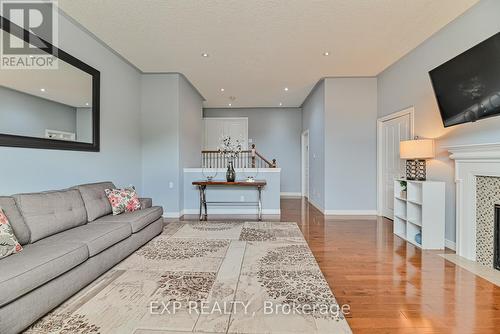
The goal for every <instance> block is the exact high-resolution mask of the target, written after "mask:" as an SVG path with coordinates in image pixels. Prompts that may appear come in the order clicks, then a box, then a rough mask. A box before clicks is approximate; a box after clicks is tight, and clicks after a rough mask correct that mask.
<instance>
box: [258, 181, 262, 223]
mask: <svg viewBox="0 0 500 334" xmlns="http://www.w3.org/2000/svg"><path fill="white" fill-rule="evenodd" d="M257 190H258V191H259V221H262V187H257Z"/></svg>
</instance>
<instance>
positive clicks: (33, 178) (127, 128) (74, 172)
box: [0, 15, 142, 195]
mask: <svg viewBox="0 0 500 334" xmlns="http://www.w3.org/2000/svg"><path fill="white" fill-rule="evenodd" d="M59 45H60V48H61V49H63V50H64V51H66V52H68V53H70V54H71V55H73V56H75V57H76V58H79V59H80V60H82V61H83V62H85V63H87V64H89V65H90V66H92V67H94V68H96V69H98V70H99V71H101V151H100V152H98V153H94V152H75V151H57V150H36V149H26V148H11V147H0V155H1V156H2V157H4V158H5V159H4V162H3V163H2V164H0V194H1V195H9V194H13V193H18V192H31V191H40V190H48V189H59V188H64V187H69V186H72V185H75V184H79V183H84V182H96V181H100V180H112V181H114V182H116V183H117V184H118V185H128V184H134V185H135V186H136V187H138V190H139V192H140V191H141V188H142V181H141V159H140V157H141V142H140V127H139V126H137V125H138V124H140V113H139V112H138V110H139V109H140V97H139V92H140V73H139V72H138V71H137V70H136V69H134V68H133V67H131V66H130V65H128V64H127V63H126V62H124V61H123V60H122V59H121V58H120V57H118V56H116V55H115V54H114V53H113V52H111V51H110V50H109V49H107V48H106V47H104V46H103V45H102V44H100V43H98V42H97V41H96V40H94V39H93V38H92V37H91V36H89V35H88V34H87V33H86V32H84V31H83V30H81V29H80V28H79V27H77V26H75V25H74V24H73V23H72V22H70V21H69V20H68V19H67V18H66V17H64V16H63V15H60V17H59ZM0 73H1V71H0ZM0 75H1V74H0ZM41 171H43V173H41Z"/></svg>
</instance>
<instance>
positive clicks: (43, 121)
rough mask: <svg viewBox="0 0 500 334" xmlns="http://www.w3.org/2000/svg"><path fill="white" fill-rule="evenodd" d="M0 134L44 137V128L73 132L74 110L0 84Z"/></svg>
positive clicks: (74, 129)
mask: <svg viewBox="0 0 500 334" xmlns="http://www.w3.org/2000/svg"><path fill="white" fill-rule="evenodd" d="M0 101H1V103H0V133H5V134H12V135H20V136H28V137H38V138H45V130H46V129H50V130H59V131H65V132H73V133H74V132H76V109H75V108H73V107H70V106H67V105H65V104H61V103H57V102H53V101H49V100H46V99H42V98H40V97H37V96H34V95H30V94H26V93H22V92H19V91H15V90H12V89H9V88H5V87H0Z"/></svg>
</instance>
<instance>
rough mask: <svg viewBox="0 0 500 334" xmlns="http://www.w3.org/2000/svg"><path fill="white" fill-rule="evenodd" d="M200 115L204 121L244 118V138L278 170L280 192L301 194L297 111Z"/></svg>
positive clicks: (252, 110)
mask: <svg viewBox="0 0 500 334" xmlns="http://www.w3.org/2000/svg"><path fill="white" fill-rule="evenodd" d="M203 112H204V116H205V117H248V138H251V139H252V140H253V143H254V144H255V145H256V147H257V150H258V151H259V152H260V153H262V154H263V155H264V157H266V159H276V160H277V162H278V167H280V168H281V192H289V193H300V192H301V184H300V182H301V181H300V178H301V175H300V169H301V162H300V159H301V155H300V150H301V147H300V136H301V132H302V110H301V108H228V109H226V108H222V109H211V108H205V109H204V111H203Z"/></svg>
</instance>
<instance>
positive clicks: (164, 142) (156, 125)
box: [141, 74, 181, 213]
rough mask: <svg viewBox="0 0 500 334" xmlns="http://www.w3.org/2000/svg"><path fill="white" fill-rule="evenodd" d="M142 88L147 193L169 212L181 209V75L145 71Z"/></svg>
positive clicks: (144, 165)
mask: <svg viewBox="0 0 500 334" xmlns="http://www.w3.org/2000/svg"><path fill="white" fill-rule="evenodd" d="M141 88H142V89H141V91H142V93H141V94H142V103H141V104H142V107H141V114H142V181H143V186H144V194H145V195H146V196H148V197H152V198H154V200H155V203H157V204H158V205H163V208H164V210H165V212H167V213H168V212H179V208H180V200H179V191H180V187H181V185H180V181H179V112H178V110H179V76H178V75H177V74H147V75H143V77H142V85H141ZM170 182H172V184H173V188H169V183H170Z"/></svg>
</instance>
